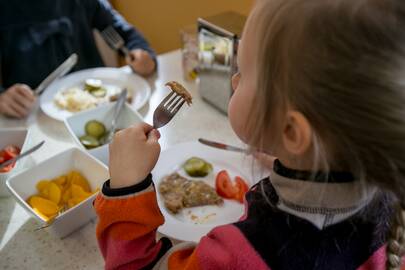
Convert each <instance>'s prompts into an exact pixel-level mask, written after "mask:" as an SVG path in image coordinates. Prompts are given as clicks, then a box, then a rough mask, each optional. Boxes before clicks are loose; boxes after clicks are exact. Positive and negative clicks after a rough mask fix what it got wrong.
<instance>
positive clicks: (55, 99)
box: [40, 68, 151, 121]
mask: <svg viewBox="0 0 405 270" xmlns="http://www.w3.org/2000/svg"><path fill="white" fill-rule="evenodd" d="M124 88H126V89H127V90H128V103H129V104H130V106H131V107H132V108H133V109H135V110H138V109H140V108H141V107H142V106H143V105H145V103H146V102H147V101H148V99H149V97H150V93H151V90H150V86H149V84H148V82H147V81H146V80H145V79H144V78H142V77H140V76H139V75H137V74H133V73H127V72H125V71H123V70H122V69H119V68H94V69H85V70H81V71H77V72H74V73H71V74H69V75H67V76H66V77H63V78H61V79H60V80H57V81H55V82H53V83H52V84H51V85H50V86H49V87H48V88H47V89H46V90H45V92H44V93H43V94H42V95H41V98H40V104H41V105H40V106H41V109H42V110H43V111H44V113H45V114H47V115H48V116H50V117H52V118H54V119H57V120H60V121H63V120H64V119H66V118H67V117H69V116H71V115H73V114H75V113H77V112H79V111H84V110H87V109H91V108H94V107H97V106H98V105H100V104H103V103H106V102H110V101H115V100H116V98H117V97H118V95H119V94H120V93H121V91H122V89H124Z"/></svg>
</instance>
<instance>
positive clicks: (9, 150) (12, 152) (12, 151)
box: [3, 145, 20, 160]
mask: <svg viewBox="0 0 405 270" xmlns="http://www.w3.org/2000/svg"><path fill="white" fill-rule="evenodd" d="M3 151H4V158H5V159H6V160H9V159H12V158H14V157H16V156H18V154H19V153H20V148H18V147H17V146H13V145H9V146H6V148H4V149H3Z"/></svg>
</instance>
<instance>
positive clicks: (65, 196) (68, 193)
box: [62, 187, 72, 203]
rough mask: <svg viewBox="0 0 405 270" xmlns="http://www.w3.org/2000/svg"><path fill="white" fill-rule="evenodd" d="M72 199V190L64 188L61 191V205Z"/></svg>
mask: <svg viewBox="0 0 405 270" xmlns="http://www.w3.org/2000/svg"><path fill="white" fill-rule="evenodd" d="M71 197H72V190H71V188H70V187H69V188H65V189H64V190H63V195H62V203H67V202H68V200H69V199H70V198H71Z"/></svg>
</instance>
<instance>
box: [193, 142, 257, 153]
mask: <svg viewBox="0 0 405 270" xmlns="http://www.w3.org/2000/svg"><path fill="white" fill-rule="evenodd" d="M198 141H199V142H200V143H202V144H205V145H208V146H211V147H214V148H218V149H222V150H229V151H234V152H240V153H246V154H249V153H250V151H249V150H247V149H243V148H239V147H236V146H232V145H227V144H224V143H220V142H214V141H210V140H206V139H202V138H199V139H198Z"/></svg>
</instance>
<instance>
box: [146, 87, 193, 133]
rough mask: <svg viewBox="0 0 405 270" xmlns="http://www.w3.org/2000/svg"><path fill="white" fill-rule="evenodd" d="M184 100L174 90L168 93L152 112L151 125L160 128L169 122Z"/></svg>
mask: <svg viewBox="0 0 405 270" xmlns="http://www.w3.org/2000/svg"><path fill="white" fill-rule="evenodd" d="M185 102H186V101H185V99H184V98H183V97H182V96H181V95H179V94H177V93H176V92H174V91H172V92H171V93H170V94H168V95H167V96H166V97H165V98H164V99H163V100H162V102H160V104H159V106H157V108H156V109H155V112H154V113H153V127H154V128H161V127H163V126H164V125H166V124H167V123H169V121H170V120H172V118H173V117H174V116H175V114H176V113H177V112H178V111H179V110H180V108H181V106H183V104H184V103H185Z"/></svg>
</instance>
